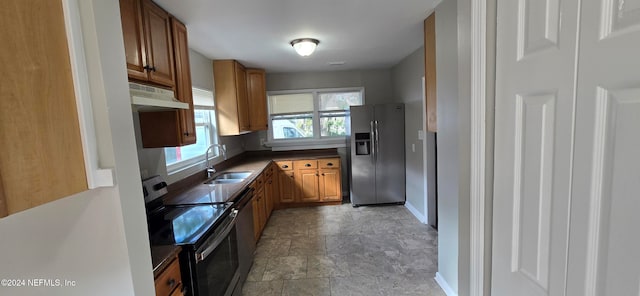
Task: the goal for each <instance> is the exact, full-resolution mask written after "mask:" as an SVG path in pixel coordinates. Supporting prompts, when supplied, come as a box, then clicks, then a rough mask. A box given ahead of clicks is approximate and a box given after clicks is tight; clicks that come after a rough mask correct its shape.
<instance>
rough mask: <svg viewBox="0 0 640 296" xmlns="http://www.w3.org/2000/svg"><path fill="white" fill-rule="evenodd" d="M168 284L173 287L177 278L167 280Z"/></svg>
mask: <svg viewBox="0 0 640 296" xmlns="http://www.w3.org/2000/svg"><path fill="white" fill-rule="evenodd" d="M167 285H168V286H169V287H171V288H173V286H175V285H176V280H175V279H170V280H168V281H167Z"/></svg>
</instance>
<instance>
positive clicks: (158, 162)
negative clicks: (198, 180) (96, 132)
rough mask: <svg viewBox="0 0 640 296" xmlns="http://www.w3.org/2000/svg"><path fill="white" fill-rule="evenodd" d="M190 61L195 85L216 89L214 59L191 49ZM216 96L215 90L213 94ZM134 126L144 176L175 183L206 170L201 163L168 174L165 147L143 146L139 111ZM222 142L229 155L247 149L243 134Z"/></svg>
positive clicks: (211, 89)
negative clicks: (156, 177) (160, 177)
mask: <svg viewBox="0 0 640 296" xmlns="http://www.w3.org/2000/svg"><path fill="white" fill-rule="evenodd" d="M189 63H190V66H191V83H192V85H193V87H196V88H200V89H205V90H210V91H214V81H213V61H212V60H210V59H208V58H206V57H205V56H203V55H202V54H200V53H198V52H196V51H194V50H191V49H190V50H189ZM213 96H214V98H215V91H214V94H213ZM133 117H134V127H135V133H136V145H137V148H138V162H139V165H140V174H141V176H142V177H146V176H153V175H160V176H163V177H164V178H165V179H166V180H167V183H170V184H171V183H174V182H176V181H178V180H180V179H182V178H185V177H187V176H189V175H191V174H193V173H196V172H197V171H201V170H204V167H205V165H204V164H201V165H199V166H197V167H194V168H193V169H191V170H185V171H183V172H179V173H176V174H174V175H171V176H168V175H167V167H166V164H165V157H164V149H163V148H142V140H141V137H140V120H139V117H138V113H136V112H134V113H133ZM220 143H222V144H224V145H226V146H227V155H228V157H232V156H235V155H238V154H240V153H242V152H244V151H245V149H244V137H243V136H229V137H220Z"/></svg>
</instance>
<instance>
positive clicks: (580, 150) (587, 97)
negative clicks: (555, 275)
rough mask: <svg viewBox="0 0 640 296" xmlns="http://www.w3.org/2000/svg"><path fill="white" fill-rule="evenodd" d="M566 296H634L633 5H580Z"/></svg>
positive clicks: (637, 179) (637, 290)
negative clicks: (580, 20)
mask: <svg viewBox="0 0 640 296" xmlns="http://www.w3.org/2000/svg"><path fill="white" fill-rule="evenodd" d="M581 19H582V22H581V29H580V31H581V32H580V48H579V49H580V51H579V57H580V58H579V67H578V87H577V90H578V101H577V105H576V111H577V112H576V115H577V116H576V136H575V154H574V159H575V160H574V170H573V172H574V174H573V186H572V188H573V189H572V195H571V196H572V202H571V204H572V206H571V240H570V241H569V246H570V249H569V274H568V289H567V292H568V293H567V295H580V296H582V295H585V296H602V295H606V296H608V295H612V296H613V295H634V296H638V295H640V1H639V0H602V1H582V15H581Z"/></svg>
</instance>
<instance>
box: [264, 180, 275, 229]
mask: <svg viewBox="0 0 640 296" xmlns="http://www.w3.org/2000/svg"><path fill="white" fill-rule="evenodd" d="M264 197H265V205H266V213H267V214H266V219H267V220H269V217H270V216H271V212H273V175H272V176H269V177H268V178H267V180H266V181H265V182H264ZM265 223H266V222H265Z"/></svg>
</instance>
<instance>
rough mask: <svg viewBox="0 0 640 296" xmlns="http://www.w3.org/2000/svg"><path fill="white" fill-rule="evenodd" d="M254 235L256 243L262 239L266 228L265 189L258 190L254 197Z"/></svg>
mask: <svg viewBox="0 0 640 296" xmlns="http://www.w3.org/2000/svg"><path fill="white" fill-rule="evenodd" d="M252 203H253V234H254V237H255V239H256V242H257V241H258V240H259V239H260V235H261V234H262V229H263V227H264V222H265V217H264V207H265V203H264V189H259V188H258V189H257V192H256V193H255V194H254V196H253V201H252Z"/></svg>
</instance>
